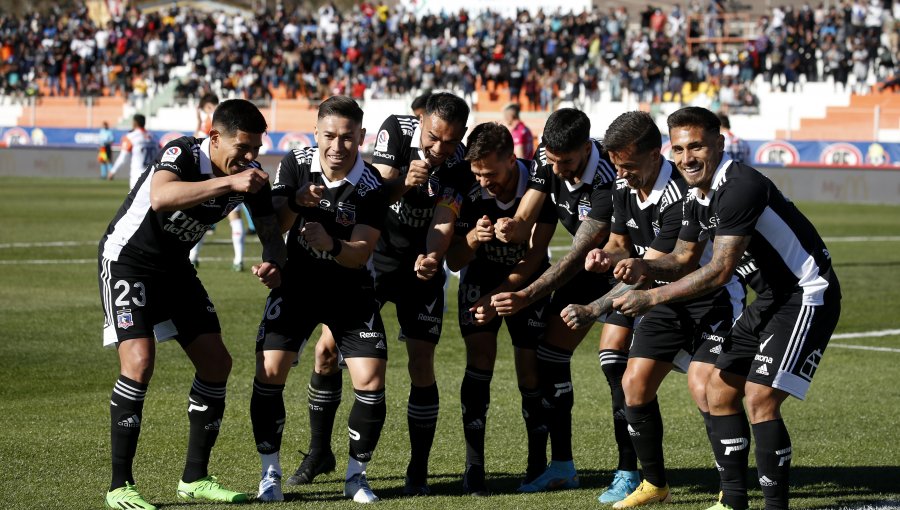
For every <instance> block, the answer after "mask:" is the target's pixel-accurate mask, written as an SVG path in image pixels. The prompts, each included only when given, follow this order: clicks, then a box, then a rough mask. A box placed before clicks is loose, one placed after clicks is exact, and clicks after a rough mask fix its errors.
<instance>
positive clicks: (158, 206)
mask: <svg viewBox="0 0 900 510" xmlns="http://www.w3.org/2000/svg"><path fill="white" fill-rule="evenodd" d="M268 185H269V176H268V175H267V174H266V173H265V172H264V171H262V170H260V169H258V168H249V169H247V170H244V171H242V172H239V173H236V174H233V175H228V176H225V177H216V178H213V179H207V180H205V181H199V182H185V181H182V180H181V178H180V177H178V175H177V174H175V173H174V172H169V171H162V170H156V171H155V172H153V181H152V183H151V186H150V206H151V207H152V208H153V210H154V211H178V210H182V209H188V208H191V207H193V206H195V205H198V204H201V203H203V202H206V201H207V200H209V199H211V198H215V197H218V196H222V195H224V194H226V193H230V192H237V193H256V192H257V191H259V190H260V189H261V188H262V187H263V186H268Z"/></svg>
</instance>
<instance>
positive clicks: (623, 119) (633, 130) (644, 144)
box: [603, 111, 662, 154]
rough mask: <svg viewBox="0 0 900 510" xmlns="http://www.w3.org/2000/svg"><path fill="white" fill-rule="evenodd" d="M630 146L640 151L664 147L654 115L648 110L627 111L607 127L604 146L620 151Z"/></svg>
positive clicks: (611, 150)
mask: <svg viewBox="0 0 900 510" xmlns="http://www.w3.org/2000/svg"><path fill="white" fill-rule="evenodd" d="M630 147H634V150H635V151H636V152H638V153H641V154H642V153H644V152H647V151H651V150H656V151H659V149H660V148H661V147H662V135H661V134H660V133H659V128H658V127H656V122H654V121H653V117H651V116H650V114H649V113H647V112H637V111H635V112H625V113H623V114H622V115H619V116H618V117H616V120H614V121H612V124H610V125H609V127H608V128H607V129H606V135H605V136H604V137H603V148H604V149H606V150H608V151H610V152H620V151H623V150H626V149H628V148H630Z"/></svg>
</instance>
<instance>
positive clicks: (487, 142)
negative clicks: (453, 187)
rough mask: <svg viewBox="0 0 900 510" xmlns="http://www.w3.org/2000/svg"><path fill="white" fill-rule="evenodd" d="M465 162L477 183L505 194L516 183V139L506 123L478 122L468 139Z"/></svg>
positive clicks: (489, 189) (495, 192)
mask: <svg viewBox="0 0 900 510" xmlns="http://www.w3.org/2000/svg"><path fill="white" fill-rule="evenodd" d="M466 161H468V162H469V163H471V165H472V173H473V174H474V175H475V178H476V179H478V184H479V185H481V187H482V188H484V189H486V190H487V192H488V193H490V195H491V196H494V197H496V196H498V195H502V194H503V192H504V191H510V189H509V188H510V187H511V186H515V182H516V181H515V175H516V174H515V170H516V156H515V155H514V154H513V139H512V135H510V134H509V130H508V129H506V127H505V126H503V125H500V124H497V123H496V122H485V123H483V124H479V125H477V126H475V128H474V129H472V132H471V133H469V138H467V139H466Z"/></svg>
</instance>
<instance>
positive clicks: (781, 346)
mask: <svg viewBox="0 0 900 510" xmlns="http://www.w3.org/2000/svg"><path fill="white" fill-rule="evenodd" d="M840 296H841V294H840V288H839V287H838V285H837V281H836V280H835V282H834V283H833V284H831V285H830V286H829V289H828V291H826V292H825V297H824V303H823V304H821V305H817V306H816V305H804V304H803V295H802V294H801V293H795V294H790V295H782V296H760V297H758V298H757V299H756V301H754V302H753V303H751V304H750V306H748V307H747V309H746V310H744V314H743V315H741V317H740V318H739V319H738V321H737V322H736V323H735V324H734V327H733V328H732V330H731V334H730V335H729V336H728V337H727V338H726V339H725V346H724V348H723V349H722V354H720V355H719V359H718V361H716V367H717V368H720V369H722V370H723V371H726V372H731V373H734V374H737V375H740V376H742V377H746V378H747V380H749V381H752V382H755V383H757V384H762V385H765V386H769V387H771V388H776V389H779V390H782V391H785V392H787V393H790V394H791V395H793V396H795V397H797V398H798V399H800V400H803V399H805V398H806V392H807V391H808V390H809V383H810V382H812V378H813V375H815V373H816V368H817V367H818V366H819V363H820V362H821V361H822V354H823V353H824V352H825V347H826V346H827V345H828V340H830V339H831V334H832V333H833V332H834V328H835V327H836V326H837V323H838V318H839V317H840V315H841V297H840Z"/></svg>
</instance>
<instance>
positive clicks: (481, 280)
mask: <svg viewBox="0 0 900 510" xmlns="http://www.w3.org/2000/svg"><path fill="white" fill-rule="evenodd" d="M466 145H467V149H466V160H467V161H469V163H470V164H471V165H472V173H473V174H474V175H475V178H476V179H477V181H478V182H477V183H476V184H475V185H473V186H472V188H471V189H470V190H469V192H468V194H467V196H466V198H465V199H464V201H463V204H462V209H461V211H460V217H459V219H458V220H457V222H456V231H455V236H454V241H453V244H452V245H451V247H450V250H449V251H448V252H447V261H448V264H449V266H450V268H451V269H454V270H460V269H461V276H460V284H459V328H460V332H461V333H462V335H463V339H464V340H465V343H466V372H465V376H464V377H463V381H462V387H461V388H460V400H461V402H462V409H463V415H462V421H463V432H464V434H465V438H466V470H465V475H464V476H463V490H464V491H465V492H466V493H467V494H472V495H476V496H484V495H487V494H489V491H488V489H487V486H486V484H485V467H484V466H485V454H484V437H485V427H486V424H487V412H488V406H489V404H490V389H491V378H492V376H493V372H494V361H495V359H496V356H497V332H498V331H499V329H500V324H501V322H503V318H501V317H499V316H497V312H496V311H495V310H494V308H493V307H492V306H491V296H493V295H494V294H497V293H498V292H506V291H510V290H517V289H520V288H522V287H524V286H525V285H527V284H528V283H529V282H531V281H532V280H534V278H535V277H536V276H537V275H538V274H540V273H541V272H543V271H544V270H545V269H546V268H547V267H548V266H549V260H548V256H547V246H548V245H549V243H550V239H551V238H552V237H553V232H554V231H555V230H556V212H555V211H554V210H553V209H554V208H553V204H551V203H550V201H547V202H545V204H544V207H543V209H542V211H541V213H540V215H539V216H538V218H537V224H536V226H535V228H534V231H533V232H532V234H531V237H530V239H528V240H527V241H526V242H524V243H504V242H501V241H499V240H498V239H496V238H495V237H494V228H493V223H494V222H495V221H497V220H498V219H500V218H502V217H506V216H508V215H509V212H510V211H513V210H515V208H516V206H517V205H518V202H519V200H521V198H522V196H523V195H524V194H525V192H526V189H527V184H528V177H529V173H530V168H531V161H527V160H520V159H516V157H515V155H514V154H513V140H512V136H511V135H510V133H509V130H507V129H506V128H505V127H504V126H502V125H500V124H497V123H493V122H489V123H484V124H480V125H478V126H476V127H475V128H474V129H473V130H472V132H471V133H470V134H469V138H468V140H467V143H466ZM548 302H549V296H548V297H545V298H544V299H540V300H538V301H536V302H535V303H534V304H532V305H531V306H529V307H528V308H526V309H524V310H522V311H521V312H519V313H517V314H515V315H511V316H507V317H506V327H507V329H508V330H509V334H510V336H511V337H512V343H513V347H514V349H515V364H516V373H517V375H518V384H519V391H520V392H521V394H522V416H523V417H524V418H525V428H526V431H527V436H528V464H529V465H537V466H541V467H543V466H544V465H545V464H546V462H547V453H546V450H547V428H546V425H545V424H544V420H543V419H542V416H541V415H542V414H543V406H542V404H541V397H540V391H539V388H538V377H537V358H536V355H535V349H536V348H537V345H538V343H539V342H540V340H541V338H542V337H543V335H544V328H545V325H546V317H545V315H544V311H545V307H546V305H547V304H548Z"/></svg>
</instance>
